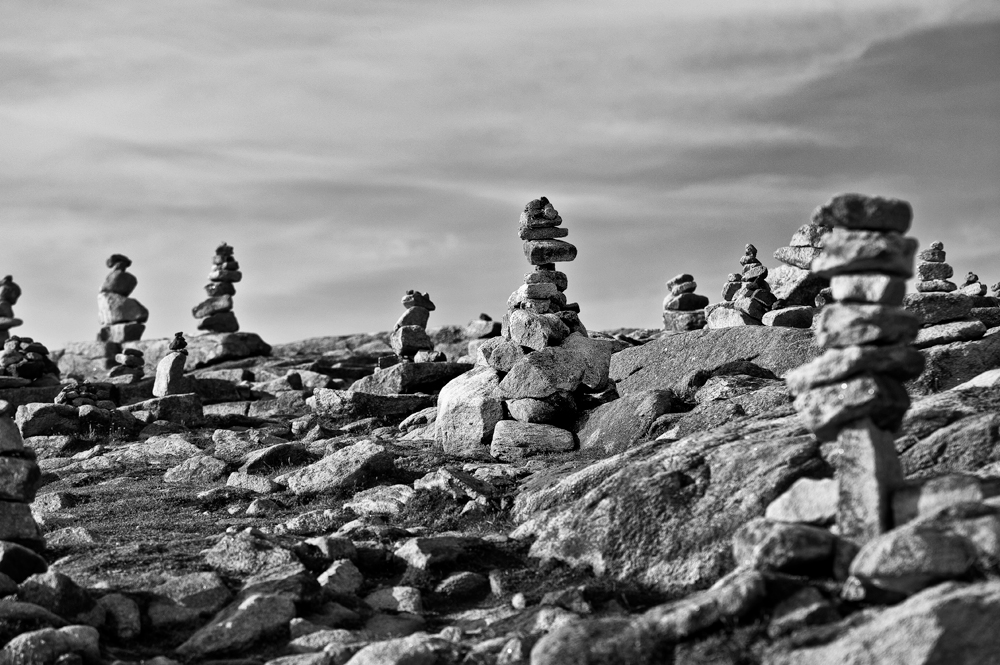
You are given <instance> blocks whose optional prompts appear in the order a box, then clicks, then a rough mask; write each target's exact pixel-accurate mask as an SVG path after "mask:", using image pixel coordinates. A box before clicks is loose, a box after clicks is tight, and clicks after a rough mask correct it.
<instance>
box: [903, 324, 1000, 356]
mask: <svg viewBox="0 0 1000 665" xmlns="http://www.w3.org/2000/svg"><path fill="white" fill-rule="evenodd" d="M984 335H986V326H985V325H983V322H982V321H980V320H979V319H971V320H968V321H951V322H949V323H939V324H937V325H935V326H928V327H927V328H921V329H920V332H919V333H917V338H916V339H914V340H913V346H915V347H916V348H918V349H925V348H927V347H929V346H936V345H938V344H951V343H953V342H968V341H972V340H977V339H980V338H982V337H983V336H984Z"/></svg>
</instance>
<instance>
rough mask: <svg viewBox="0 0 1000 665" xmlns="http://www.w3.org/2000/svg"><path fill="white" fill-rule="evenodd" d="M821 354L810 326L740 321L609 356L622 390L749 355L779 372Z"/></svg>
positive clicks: (655, 386) (662, 385)
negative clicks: (796, 326) (742, 322)
mask: <svg viewBox="0 0 1000 665" xmlns="http://www.w3.org/2000/svg"><path fill="white" fill-rule="evenodd" d="M819 354H820V349H819V347H817V346H816V344H815V342H814V340H813V334H812V332H811V331H809V330H799V329H796V328H772V327H768V326H740V327H737V328H725V329H721V330H693V331H691V332H687V333H684V334H682V335H671V336H669V337H664V338H661V339H658V340H654V341H652V342H649V343H647V344H643V345H642V346H636V347H632V348H630V349H625V350H624V351H620V352H618V353H616V354H614V355H613V356H611V371H610V376H611V378H612V379H613V380H614V381H615V383H616V385H617V388H618V392H619V394H621V395H628V394H631V393H635V392H639V391H641V390H666V389H671V388H673V387H674V386H675V385H676V384H677V383H678V382H680V381H681V380H682V379H684V378H685V377H686V376H687V375H689V374H691V373H693V372H696V371H698V370H712V369H714V368H716V367H719V366H721V365H724V364H726V363H729V362H733V361H737V360H749V361H751V362H753V363H754V364H755V365H757V366H759V367H762V368H764V369H767V370H770V371H771V372H773V373H774V374H775V375H776V376H778V377H783V376H784V375H785V374H786V373H787V372H789V371H790V370H792V369H793V368H795V367H798V366H799V365H801V364H803V363H806V362H809V361H810V360H812V359H813V358H815V357H816V356H818V355H819Z"/></svg>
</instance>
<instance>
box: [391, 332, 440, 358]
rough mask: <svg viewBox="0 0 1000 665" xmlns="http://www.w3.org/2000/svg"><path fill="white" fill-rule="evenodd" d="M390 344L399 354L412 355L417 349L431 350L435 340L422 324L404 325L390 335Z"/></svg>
mask: <svg viewBox="0 0 1000 665" xmlns="http://www.w3.org/2000/svg"><path fill="white" fill-rule="evenodd" d="M389 344H390V346H392V350H393V351H395V352H396V354H397V355H399V356H403V357H404V358H405V357H412V356H413V355H414V354H415V353H416V352H417V351H431V350H433V349H434V342H432V341H431V338H430V337H429V336H428V335H427V331H426V330H425V329H423V328H421V327H420V326H412V325H411V326H403V327H402V328H396V329H395V330H394V331H393V332H392V335H391V336H390V337H389Z"/></svg>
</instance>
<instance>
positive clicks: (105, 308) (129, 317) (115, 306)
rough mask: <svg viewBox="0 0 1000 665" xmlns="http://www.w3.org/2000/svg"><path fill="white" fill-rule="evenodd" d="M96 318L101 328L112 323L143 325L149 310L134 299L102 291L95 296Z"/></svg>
mask: <svg viewBox="0 0 1000 665" xmlns="http://www.w3.org/2000/svg"><path fill="white" fill-rule="evenodd" d="M97 318H98V320H99V321H100V323H101V325H102V326H110V325H112V324H114V323H131V322H135V323H145V322H146V321H148V320H149V310H148V309H146V308H145V307H143V306H142V304H141V303H140V302H139V301H138V300H135V299H134V298H126V297H125V296H122V295H119V294H117V293H110V292H106V291H102V292H101V293H98V294H97Z"/></svg>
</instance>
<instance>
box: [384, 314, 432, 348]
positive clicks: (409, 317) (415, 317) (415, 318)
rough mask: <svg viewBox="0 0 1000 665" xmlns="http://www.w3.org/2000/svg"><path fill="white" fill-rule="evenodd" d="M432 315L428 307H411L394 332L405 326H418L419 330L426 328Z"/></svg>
mask: <svg viewBox="0 0 1000 665" xmlns="http://www.w3.org/2000/svg"><path fill="white" fill-rule="evenodd" d="M430 318H431V313H430V310H428V309H427V308H426V307H410V308H409V309H407V310H406V311H405V312H403V315H402V316H400V317H399V319H397V321H396V325H395V326H393V330H399V329H400V328H402V327H403V326H417V327H418V328H426V327H427V321H428V320H430ZM397 353H398V352H397Z"/></svg>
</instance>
